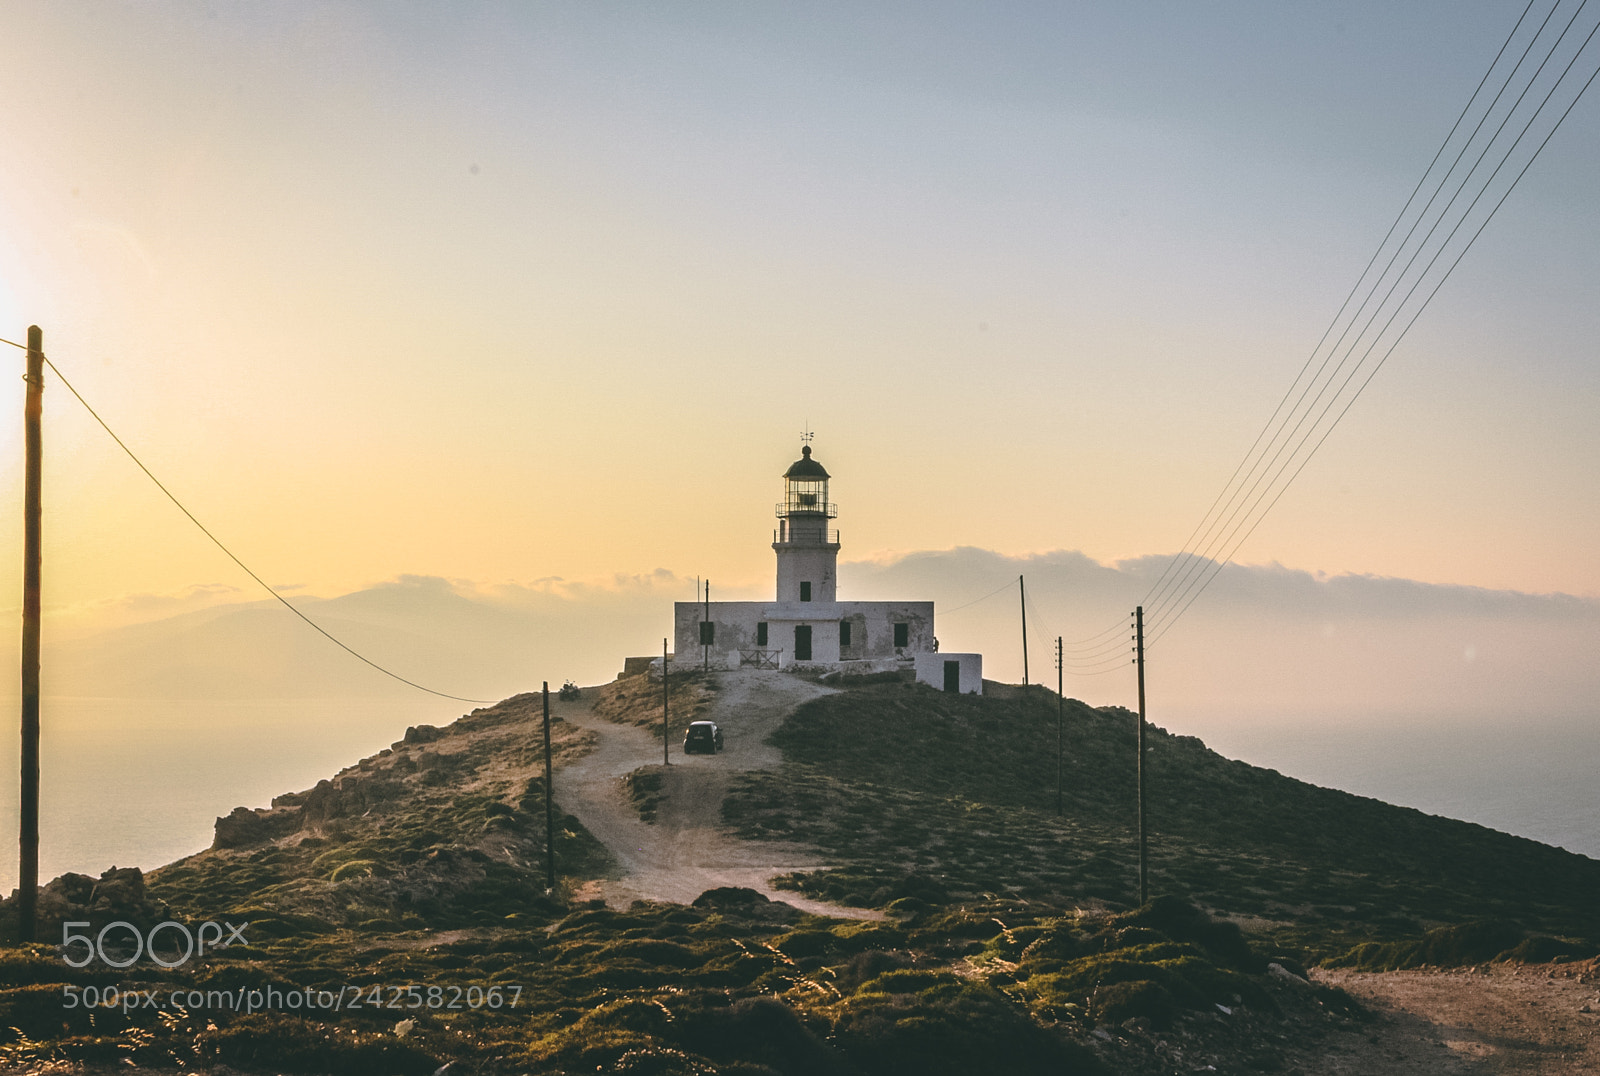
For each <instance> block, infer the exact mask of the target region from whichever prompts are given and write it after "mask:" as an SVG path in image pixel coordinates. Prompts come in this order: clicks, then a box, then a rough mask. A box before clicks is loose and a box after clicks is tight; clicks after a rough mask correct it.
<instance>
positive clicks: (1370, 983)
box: [1305, 962, 1600, 1076]
mask: <svg viewBox="0 0 1600 1076" xmlns="http://www.w3.org/2000/svg"><path fill="white" fill-rule="evenodd" d="M1313 975H1314V976H1315V978H1316V979H1318V980H1319V981H1321V982H1325V983H1331V984H1333V985H1336V986H1342V987H1344V988H1345V989H1346V990H1348V991H1349V992H1350V993H1352V994H1354V995H1355V996H1356V997H1358V998H1360V999H1361V1001H1362V1002H1363V1003H1364V1004H1366V1005H1367V1006H1368V1007H1369V1008H1371V1009H1372V1010H1373V1011H1374V1012H1376V1013H1377V1014H1378V1016H1379V1018H1378V1020H1377V1021H1376V1022H1374V1023H1373V1024H1370V1025H1366V1026H1365V1027H1363V1028H1362V1029H1361V1030H1360V1031H1359V1032H1349V1033H1345V1034H1341V1035H1336V1036H1331V1037H1330V1038H1329V1039H1328V1040H1327V1041H1326V1042H1325V1043H1323V1044H1322V1049H1321V1051H1320V1053H1321V1056H1320V1058H1318V1060H1317V1061H1316V1062H1314V1063H1311V1064H1308V1065H1307V1066H1306V1067H1305V1071H1306V1072H1307V1073H1308V1074H1311V1073H1315V1074H1318V1076H1321V1074H1329V1076H1333V1074H1343V1073H1349V1074H1351V1076H1356V1074H1359V1076H1400V1074H1402V1073H1404V1074H1407V1076H1409V1074H1414V1073H1428V1074H1430V1076H1433V1074H1437V1076H1558V1074H1559V1076H1566V1074H1568V1073H1597V1074H1600V973H1597V969H1596V967H1595V966H1594V964H1593V963H1592V962H1586V963H1581V964H1565V965H1562V964H1557V965H1548V964H1532V965H1520V964H1486V965H1483V966H1481V967H1479V968H1475V969H1471V970H1468V969H1463V968H1458V969H1451V970H1448V971H1391V972H1381V973H1375V972H1352V971H1327V970H1322V969H1318V970H1316V971H1315V972H1313Z"/></svg>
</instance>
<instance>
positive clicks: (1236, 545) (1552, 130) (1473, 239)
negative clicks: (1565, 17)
mask: <svg viewBox="0 0 1600 1076" xmlns="http://www.w3.org/2000/svg"><path fill="white" fill-rule="evenodd" d="M1596 31H1600V24H1596V26H1595V29H1594V30H1591V31H1589V38H1586V39H1585V40H1584V44H1583V46H1582V47H1580V49H1579V53H1580V54H1581V52H1582V49H1583V48H1586V47H1587V46H1588V44H1589V39H1591V38H1593V37H1594V35H1595V32H1596ZM1576 61H1577V56H1576V55H1574V56H1573V62H1576ZM1571 69H1572V63H1569V64H1568V65H1567V71H1570V70H1571ZM1597 76H1600V67H1596V68H1595V70H1594V71H1593V72H1591V73H1590V75H1589V77H1588V79H1586V80H1585V81H1584V84H1583V88H1582V89H1580V90H1579V91H1578V92H1577V94H1576V95H1575V96H1574V97H1573V99H1572V101H1571V102H1569V103H1568V105H1567V107H1566V109H1565V110H1564V111H1563V112H1562V113H1561V117H1560V118H1559V119H1557V120H1556V122H1555V125H1554V126H1552V127H1551V128H1550V131H1549V132H1548V133H1547V134H1546V135H1545V136H1544V139H1543V141H1541V142H1540V143H1539V147H1538V149H1536V150H1534V152H1533V154H1532V156H1530V157H1529V158H1528V160H1527V162H1526V163H1524V164H1523V166H1522V169H1521V171H1519V172H1518V173H1517V176H1516V178H1515V179H1513V180H1512V181H1511V184H1510V185H1509V186H1508V187H1507V188H1506V190H1505V192H1504V193H1502V194H1501V195H1500V198H1499V200H1498V201H1496V202H1495V205H1494V208H1492V209H1491V210H1490V211H1489V213H1488V215H1487V216H1486V217H1484V219H1483V221H1482V222H1481V223H1480V224H1479V225H1478V227H1477V230H1476V231H1474V232H1473V234H1472V237H1471V238H1470V239H1468V240H1467V242H1466V245H1465V246H1463V247H1462V248H1461V252H1460V253H1459V254H1457V255H1456V257H1455V260H1453V261H1452V262H1451V263H1450V266H1449V268H1447V269H1446V270H1445V272H1444V275H1443V276H1442V277H1440V278H1439V282H1438V283H1437V284H1435V285H1434V287H1433V290H1432V291H1431V292H1429V294H1428V297H1427V298H1426V299H1425V300H1423V303H1422V305H1421V306H1419V307H1418V308H1417V310H1416V311H1415V313H1413V314H1412V315H1411V319H1410V320H1409V321H1408V322H1407V323H1406V325H1405V327H1404V328H1403V329H1401V331H1400V334H1399V335H1398V336H1397V337H1395V340H1394V342H1393V343H1392V344H1390V345H1389V348H1388V350H1387V351H1385V352H1384V354H1383V356H1382V357H1381V358H1380V359H1379V360H1378V362H1377V364H1376V365H1374V366H1373V368H1372V371H1371V373H1369V374H1368V375H1367V377H1366V380H1364V381H1363V382H1362V383H1361V385H1360V386H1359V387H1358V388H1357V389H1356V391H1355V394H1354V395H1352V396H1351V397H1350V399H1349V400H1348V401H1347V402H1346V403H1345V405H1344V408H1343V410H1341V411H1340V412H1339V414H1338V415H1337V416H1336V417H1335V418H1334V420H1333V423H1332V424H1331V425H1330V426H1329V427H1328V428H1327V430H1326V431H1324V432H1323V434H1322V436H1321V438H1319V439H1318V441H1317V443H1316V444H1315V445H1313V446H1312V447H1311V451H1310V452H1308V453H1306V455H1305V458H1304V459H1302V460H1301V461H1300V465H1299V466H1298V467H1296V468H1295V471H1294V473H1293V474H1291V475H1290V476H1289V480H1288V481H1287V482H1285V483H1284V484H1283V486H1282V487H1280V488H1279V490H1278V492H1277V494H1276V496H1274V497H1273V499H1272V501H1271V502H1270V503H1269V504H1268V505H1267V507H1266V509H1265V510H1263V511H1262V512H1261V514H1260V515H1259V516H1257V517H1256V520H1255V522H1254V523H1252V524H1251V525H1250V529H1249V530H1248V531H1246V532H1245V533H1244V535H1243V536H1242V537H1241V538H1240V539H1239V541H1238V542H1236V543H1234V546H1233V549H1232V550H1230V552H1229V554H1228V560H1231V559H1232V557H1233V553H1234V552H1237V551H1238V549H1239V546H1241V545H1243V544H1244V542H1245V540H1246V539H1248V538H1249V537H1250V535H1251V534H1253V533H1254V532H1255V529H1256V527H1257V526H1259V525H1260V524H1261V520H1263V519H1265V518H1266V514H1267V512H1270V511H1271V510H1272V507H1273V505H1275V504H1277V503H1278V498H1280V497H1282V496H1283V494H1284V492H1285V491H1287V490H1288V488H1289V486H1290V484H1292V483H1293V482H1294V480H1295V478H1297V477H1298V476H1299V474H1300V472H1301V471H1302V470H1304V469H1305V466H1306V464H1308V463H1310V462H1311V457H1312V456H1315V455H1316V454H1317V450H1318V449H1320V448H1321V447H1322V443H1323V442H1324V441H1326V440H1327V439H1328V436H1329V435H1330V434H1332V433H1333V431H1334V429H1335V428H1336V427H1337V426H1338V425H1339V423H1340V421H1342V420H1343V418H1344V416H1345V415H1346V414H1347V413H1348V412H1349V410H1350V408H1351V407H1353V406H1354V405H1355V402H1356V400H1358V399H1360V397H1361V394H1362V393H1363V392H1365V391H1366V388H1367V386H1368V385H1370V384H1371V383H1372V379H1373V378H1374V377H1376V376H1377V375H1378V371H1379V370H1381V369H1382V368H1383V364H1384V363H1385V362H1387V361H1388V360H1389V356H1390V355H1392V354H1394V350H1395V348H1397V347H1399V346H1400V341H1402V340H1404V339H1405V337H1406V334H1407V333H1409V332H1410V331H1411V327H1412V326H1413V325H1415V324H1416V323H1417V319H1418V318H1420V317H1421V316H1422V312H1423V311H1424V310H1426V309H1427V306H1428V303H1430V302H1432V300H1433V297H1434V296H1435V295H1437V294H1438V293H1439V289H1440V288H1442V287H1444V284H1445V281H1447V280H1449V279H1450V276H1451V274H1452V273H1454V272H1455V269H1456V266H1458V265H1460V264H1461V260H1462V259H1463V258H1465V257H1466V256H1467V251H1469V250H1471V249H1472V246H1473V244H1474V243H1476V242H1477V241H1478V237H1479V236H1480V235H1482V234H1483V231H1484V229H1485V228H1487V227H1488V226H1489V222H1490V221H1491V220H1493V219H1494V217H1495V214H1496V213H1498V212H1499V211H1500V207H1501V206H1502V205H1504V204H1505V202H1506V199H1507V198H1509V197H1511V192H1512V191H1513V190H1515V189H1516V186H1517V184H1518V183H1520V182H1521V181H1522V177H1523V176H1524V175H1526V174H1527V173H1528V169H1530V168H1532V167H1533V162H1534V161H1535V160H1536V159H1537V158H1538V156H1539V154H1540V153H1541V152H1543V150H1544V147H1545V145H1547V144H1548V143H1549V141H1550V139H1551V138H1553V137H1555V133H1556V131H1557V130H1559V129H1560V127H1561V124H1562V123H1564V122H1565V121H1566V118H1567V116H1568V115H1569V114H1570V113H1571V112H1572V110H1573V109H1574V108H1575V107H1577V104H1578V101H1579V100H1580V99H1581V98H1582V97H1583V95H1584V94H1585V93H1586V92H1588V89H1589V87H1590V86H1591V85H1593V84H1594V81H1595V78H1596V77H1597ZM1565 77H1566V71H1563V72H1562V78H1565ZM1559 84H1560V83H1559V81H1558V83H1557V85H1559ZM1554 92H1555V91H1554V87H1552V89H1551V93H1554ZM1546 99H1547V100H1548V95H1547V97H1546ZM1524 133H1526V129H1524ZM1519 140H1520V136H1519ZM1513 148H1514V147H1513ZM1485 190H1487V188H1485ZM1480 197H1481V192H1480ZM1459 226H1460V225H1459V224H1458V225H1457V227H1459ZM1453 234H1454V232H1453V231H1452V235H1453ZM1441 253H1442V251H1441ZM1435 257H1437V255H1436V256H1435ZM1226 563H1227V561H1223V562H1220V563H1218V564H1217V566H1216V567H1215V568H1214V569H1212V571H1211V575H1210V576H1209V577H1208V578H1207V579H1206V581H1205V583H1203V584H1202V585H1201V587H1200V590H1197V591H1195V593H1194V596H1193V597H1191V598H1190V599H1189V600H1188V601H1187V602H1185V603H1184V605H1183V607H1182V608H1181V609H1179V610H1178V612H1177V614H1175V615H1174V616H1173V617H1172V618H1171V619H1170V620H1168V621H1166V623H1165V624H1163V626H1162V628H1161V634H1160V635H1157V636H1156V639H1159V638H1160V637H1161V635H1164V634H1166V632H1167V630H1168V629H1169V628H1171V626H1172V625H1173V624H1175V623H1176V622H1177V620H1178V617H1180V616H1182V615H1183V614H1184V613H1185V612H1186V611H1187V610H1188V608H1189V606H1190V605H1193V604H1194V600H1195V598H1198V597H1199V596H1200V593H1201V592H1202V591H1204V590H1205V588H1206V587H1207V586H1209V585H1210V583H1211V580H1212V579H1214V578H1216V574H1217V572H1219V571H1221V569H1222V567H1223V566H1225V565H1226ZM1151 641H1152V642H1154V641H1155V640H1151ZM1146 648H1147V649H1148V644H1147V647H1146Z"/></svg>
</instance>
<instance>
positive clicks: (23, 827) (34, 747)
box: [17, 325, 44, 942]
mask: <svg viewBox="0 0 1600 1076" xmlns="http://www.w3.org/2000/svg"><path fill="white" fill-rule="evenodd" d="M26 380H27V382H28V393H27V402H26V403H25V404H24V405H23V411H22V415H23V419H22V422H23V431H24V432H23V443H24V448H23V471H24V475H25V478H24V491H23V497H22V505H23V508H22V547H23V549H22V809H21V811H20V822H21V824H20V825H19V827H18V835H17V843H18V852H19V855H18V864H17V940H18V941H24V942H31V941H33V930H34V916H35V911H36V908H37V903H38V892H39V591H40V586H39V579H40V573H39V560H40V548H41V539H40V534H41V532H40V519H41V516H42V512H41V507H40V506H41V505H42V503H43V500H42V496H41V493H40V475H41V468H40V457H41V455H42V453H43V451H44V435H43V432H42V419H43V416H44V334H43V333H42V332H40V331H39V326H37V325H30V326H28V373H27V376H26Z"/></svg>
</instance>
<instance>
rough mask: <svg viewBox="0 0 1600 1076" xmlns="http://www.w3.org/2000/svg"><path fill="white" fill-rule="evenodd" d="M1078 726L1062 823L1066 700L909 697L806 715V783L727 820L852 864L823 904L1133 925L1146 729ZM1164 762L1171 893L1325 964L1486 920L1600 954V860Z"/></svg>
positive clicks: (805, 709)
mask: <svg viewBox="0 0 1600 1076" xmlns="http://www.w3.org/2000/svg"><path fill="white" fill-rule="evenodd" d="M1065 711H1066V719H1065V722H1064V730H1063V731H1064V750H1063V752H1062V759H1063V766H1062V769H1063V780H1062V798H1063V813H1062V814H1061V815H1059V816H1058V815H1057V814H1056V813H1055V787H1056V786H1055V774H1056V759H1055V746H1056V714H1057V706H1056V701H1055V696H1054V695H1047V694H1046V693H1045V692H1042V691H1040V692H1037V693H1035V694H1033V695H1031V696H1029V697H1027V698H1012V699H990V698H978V697H962V696H954V695H946V694H943V693H940V692H936V691H934V690H932V689H930V688H927V687H924V686H921V685H914V684H905V683H902V684H889V685H874V686H869V687H864V688H861V689H859V690H855V691H850V692H846V693H843V694H839V695H831V696H827V697H824V698H820V699H816V700H814V701H812V702H809V703H807V704H805V705H804V706H802V707H800V709H799V710H798V711H797V712H796V713H795V714H794V715H793V716H792V717H791V718H790V719H789V720H788V721H787V722H785V724H784V726H783V727H782V729H781V730H780V731H779V732H778V733H777V735H776V736H775V737H774V741H775V742H776V743H777V744H778V745H779V746H780V747H782V748H783V752H784V759H785V763H784V765H783V766H782V767H781V768H780V769H779V770H778V771H777V772H775V773H755V774H749V775H746V776H744V777H743V778H742V779H741V781H740V782H739V784H738V785H737V787H736V788H735V791H734V793H733V794H732V795H730V797H729V798H728V799H727V800H726V801H725V803H724V814H725V817H726V818H727V820H728V822H729V824H730V825H733V826H735V827H736V828H737V829H738V831H739V832H740V833H741V834H743V835H744V836H747V837H751V838H767V837H771V838H777V839H783V840H800V841H805V842H809V843H811V844H814V845H816V846H818V847H820V848H821V849H822V850H823V851H824V853H825V854H826V855H827V856H829V857H830V858H831V859H832V860H833V861H834V862H836V863H839V864H841V865H840V866H839V867H838V868H836V869H834V870H830V871H823V872H817V873H811V874H805V875H797V876H794V877H792V878H790V879H788V880H787V882H786V884H788V885H790V886H792V887H793V888H795V889H797V890H799V891H801V892H804V893H805V894H807V895H808V896H814V897H818V898H822V899H827V900H833V901H838V902H842V903H846V904H855V905H861V906H865V907H878V908H894V907H897V906H898V905H899V904H900V902H906V901H909V902H912V906H913V907H921V906H924V905H942V904H945V903H949V902H958V903H959V902H962V901H970V900H975V899H984V898H987V897H1002V896H1004V897H1012V898H1020V899H1029V900H1045V901H1050V902H1055V903H1061V904H1090V905H1095V906H1100V907H1105V908H1112V909H1115V908H1127V907H1130V906H1132V904H1134V903H1135V902H1136V900H1137V876H1138V875H1137V854H1138V852H1137V839H1136V829H1135V818H1136V791H1135V784H1134V780H1133V778H1134V752H1135V735H1136V724H1135V723H1136V720H1137V719H1136V717H1135V716H1134V715H1132V714H1130V713H1129V712H1128V711H1126V710H1122V709H1120V708H1115V707H1112V708H1106V709H1094V708H1091V707H1088V706H1085V705H1084V704H1082V703H1079V702H1076V701H1073V700H1069V701H1068V702H1067V703H1066V705H1065ZM1147 751H1148V755H1147V772H1148V812H1149V813H1148V817H1149V820H1150V842H1149V862H1150V891H1151V892H1152V893H1158V894H1172V895H1177V896H1181V897H1183V898H1184V899H1186V900H1190V901H1193V902H1195V903H1196V904H1198V905H1201V906H1203V907H1205V908H1207V909H1208V910H1209V911H1211V912H1212V913H1213V914H1216V915H1218V916H1226V917H1230V918H1232V919H1235V920H1236V921H1239V922H1241V923H1243V924H1245V925H1247V926H1248V927H1249V928H1250V929H1251V931H1252V932H1253V933H1256V934H1258V935H1260V936H1262V937H1266V938H1269V939H1271V940H1272V942H1273V944H1274V945H1276V946H1278V947H1279V948H1283V949H1286V950H1292V951H1295V952H1298V953H1300V954H1301V955H1302V956H1303V958H1305V959H1307V960H1310V961H1318V960H1323V959H1328V958H1331V957H1335V956H1339V955H1342V954H1344V953H1345V952H1347V951H1348V950H1350V949H1351V948H1352V947H1353V946H1355V945H1357V944H1361V943H1364V942H1379V943H1387V942H1405V941H1408V940H1412V939H1416V938H1420V937H1421V936H1422V935H1423V934H1424V933H1425V932H1426V931H1427V930H1429V929H1432V928H1435V927H1442V926H1449V925H1453V924H1460V923H1466V922H1471V921H1476V920H1484V919H1494V920H1498V921H1500V922H1502V923H1505V924H1507V925H1508V929H1510V930H1511V931H1514V932H1517V935H1518V937H1521V936H1525V935H1530V934H1531V935H1537V934H1546V935H1551V936H1553V937H1555V938H1565V939H1568V941H1570V942H1572V943H1574V944H1576V945H1578V947H1579V948H1581V947H1582V944H1586V943H1589V942H1593V941H1594V940H1595V939H1600V904H1597V903H1596V902H1595V900H1594V899H1593V894H1594V893H1596V892H1600V863H1597V862H1596V861H1594V860H1591V859H1588V858H1586V857H1584V856H1580V855H1576V854H1574V853H1571V852H1566V851H1563V850H1561V849H1557V848H1551V847H1549V846H1547V845H1541V844H1538V843H1536V842H1534V841H1529V840H1525V839H1522V838H1519V837H1512V836H1509V835H1507V834H1503V833H1498V832H1495V831H1493V830H1489V829H1486V828H1484V827H1482V826H1476V825H1472V824H1470V823H1466V822H1458V821H1454V820H1451V819H1446V818H1439V817H1435V816H1430V815H1425V814H1423V813H1422V812H1420V811H1415V810H1410V809H1406V808H1400V807H1394V806H1391V805H1389V804H1385V803H1381V802H1379V801H1377V800H1373V799H1366V798H1363V797H1360V796H1353V795H1350V794H1348V793H1345V792H1339V791H1335V790H1332V789H1324V788H1317V787H1315V786H1312V785H1308V784H1305V783H1304V782H1301V781H1296V780H1293V779H1291V778H1288V777H1284V776H1283V775H1281V774H1279V773H1276V772H1274V771H1272V770H1264V769H1260V768H1258V767H1254V766H1249V765H1246V764H1245V763H1242V762H1234V761H1230V760H1228V759H1224V758H1222V757H1221V756H1220V755H1217V754H1216V753H1214V752H1212V751H1210V750H1208V749H1207V748H1206V747H1205V745H1204V744H1202V743H1201V742H1200V741H1199V740H1197V739H1195V738H1193V737H1184V736H1172V735H1169V734H1167V733H1166V732H1164V731H1162V730H1160V729H1158V728H1152V729H1150V730H1149V733H1148V738H1147ZM1510 944H1515V941H1513V942H1512V943H1510Z"/></svg>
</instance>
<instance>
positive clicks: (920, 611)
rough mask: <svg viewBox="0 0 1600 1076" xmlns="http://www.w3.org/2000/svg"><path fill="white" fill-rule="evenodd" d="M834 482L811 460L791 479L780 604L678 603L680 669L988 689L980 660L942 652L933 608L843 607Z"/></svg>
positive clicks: (779, 539) (803, 454)
mask: <svg viewBox="0 0 1600 1076" xmlns="http://www.w3.org/2000/svg"><path fill="white" fill-rule="evenodd" d="M831 478H832V476H831V475H829V474H828V469H827V468H826V467H824V466H823V465H822V464H821V462H819V461H818V460H817V459H815V458H814V457H813V456H812V454H811V446H810V445H809V444H807V445H804V446H803V447H802V448H801V449H800V458H799V459H797V460H795V461H794V462H793V463H791V464H790V465H789V468H788V470H786V471H784V472H783V499H782V500H780V501H779V502H778V505H777V513H776V514H777V517H778V526H777V529H775V530H774V531H773V532H772V551H773V553H775V554H776V555H777V560H778V564H777V568H778V585H777V592H776V594H775V595H774V600H773V601H770V602H759V601H733V602H728V601H722V602H708V601H704V600H701V601H694V602H675V603H674V604H673V611H672V612H673V616H672V619H673V638H674V641H675V644H676V647H677V662H679V663H682V664H683V665H685V666H688V667H691V668H692V667H698V666H702V665H704V666H707V667H710V668H713V669H740V668H755V669H780V670H789V671H796V672H800V671H810V672H813V673H815V674H819V675H824V676H829V675H833V674H840V675H844V674H856V675H866V674H872V673H887V672H899V673H903V674H904V675H905V676H906V677H907V678H908V679H911V678H915V679H917V680H922V681H924V682H926V683H930V684H933V685H934V686H938V687H943V688H944V690H946V691H955V692H961V693H969V692H971V693H976V692H980V691H981V690H982V688H983V659H982V656H981V655H978V654H940V653H938V645H939V644H938V643H937V641H936V640H935V639H934V637H933V603H932V602H929V601H875V602H851V601H844V602H842V601H840V600H839V532H838V531H837V530H835V529H834V527H833V521H834V520H835V519H837V518H838V515H839V506H838V505H836V504H834V503H833V498H832V497H831V496H830V495H829V492H828V483H829V481H830V480H831Z"/></svg>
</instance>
